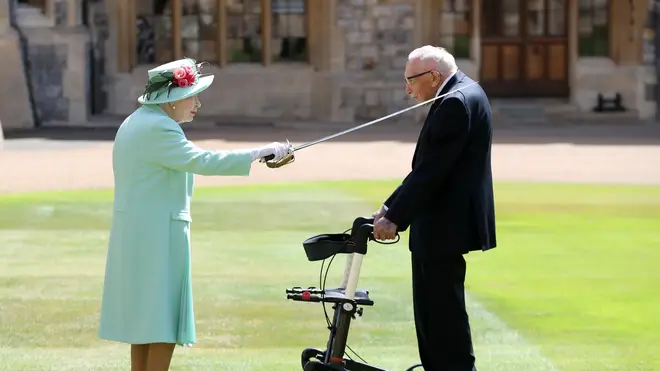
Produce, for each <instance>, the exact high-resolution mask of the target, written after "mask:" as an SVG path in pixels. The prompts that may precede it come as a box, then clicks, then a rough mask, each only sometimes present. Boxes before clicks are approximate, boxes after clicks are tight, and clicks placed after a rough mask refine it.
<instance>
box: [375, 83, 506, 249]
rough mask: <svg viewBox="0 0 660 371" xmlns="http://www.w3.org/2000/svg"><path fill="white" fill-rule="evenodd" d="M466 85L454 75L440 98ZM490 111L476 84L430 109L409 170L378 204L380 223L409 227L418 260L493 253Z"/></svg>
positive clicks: (479, 87) (491, 131) (484, 94)
mask: <svg viewBox="0 0 660 371" xmlns="http://www.w3.org/2000/svg"><path fill="white" fill-rule="evenodd" d="M472 82H474V80H472V79H471V78H469V77H467V76H466V75H465V74H464V73H462V72H461V71H457V72H456V74H455V75H454V76H453V77H452V78H451V79H450V80H449V81H448V82H447V84H446V85H445V86H444V87H443V89H442V91H441V92H440V94H445V93H447V92H449V91H451V90H454V89H459V88H462V87H464V86H466V85H469V84H470V83H472ZM492 135H493V126H492V122H491V110H490V104H489V102H488V98H487V96H486V93H485V92H484V91H483V90H482V89H481V86H479V85H478V84H475V85H472V86H469V87H466V88H464V89H463V90H460V91H458V92H454V93H451V94H449V95H447V96H446V97H444V98H439V99H437V100H436V101H435V102H433V103H432V105H431V108H430V109H429V113H428V116H427V117H426V121H425V122H424V126H423V127H422V130H421V132H420V135H419V139H418V141H417V146H416V148H415V153H414V156H413V160H412V171H411V172H410V173H409V174H408V176H406V178H405V179H404V180H403V182H402V184H401V185H400V186H399V187H398V188H397V189H396V190H395V191H394V193H392V195H391V196H390V197H389V198H388V199H387V200H386V201H385V205H386V206H387V207H388V208H389V210H388V211H387V213H386V214H385V217H386V218H387V219H388V220H390V221H392V222H394V223H395V224H397V226H398V229H399V230H406V229H408V228H410V250H411V251H412V252H413V253H419V254H421V255H426V256H429V257H431V256H443V255H444V256H446V255H456V254H466V253H468V252H469V251H475V250H483V251H486V250H489V249H492V248H494V247H495V246H496V238H495V206H494V201H493V177H492V171H491V144H492Z"/></svg>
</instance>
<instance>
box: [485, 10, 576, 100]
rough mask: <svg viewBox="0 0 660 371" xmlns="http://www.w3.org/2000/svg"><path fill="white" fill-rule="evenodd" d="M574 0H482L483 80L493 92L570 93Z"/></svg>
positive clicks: (519, 94)
mask: <svg viewBox="0 0 660 371" xmlns="http://www.w3.org/2000/svg"><path fill="white" fill-rule="evenodd" d="M569 1H570V0H481V7H482V17H481V19H482V24H481V34H482V36H481V40H482V44H481V71H480V83H481V85H482V86H483V87H484V89H485V90H486V92H487V93H488V94H489V95H491V96H496V97H563V96H567V95H568V35H567V19H568V2H569Z"/></svg>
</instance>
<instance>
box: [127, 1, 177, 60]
mask: <svg viewBox="0 0 660 371" xmlns="http://www.w3.org/2000/svg"><path fill="white" fill-rule="evenodd" d="M136 33H137V35H136V38H137V40H136V41H137V42H136V47H137V62H138V64H154V63H166V62H169V61H171V60H172V58H173V55H174V53H173V44H172V6H171V2H170V1H168V0H153V2H151V3H150V2H146V1H145V2H138V3H137V19H136Z"/></svg>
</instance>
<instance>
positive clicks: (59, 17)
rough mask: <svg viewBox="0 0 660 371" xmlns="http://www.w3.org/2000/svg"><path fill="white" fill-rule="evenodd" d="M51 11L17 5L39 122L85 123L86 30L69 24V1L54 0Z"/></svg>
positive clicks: (26, 64)
mask: <svg viewBox="0 0 660 371" xmlns="http://www.w3.org/2000/svg"><path fill="white" fill-rule="evenodd" d="M53 9H54V14H53V15H52V16H51V17H47V16H46V15H44V14H43V13H42V12H41V10H40V9H36V8H31V7H29V6H23V7H21V8H18V9H17V14H16V18H17V27H18V28H19V29H20V31H21V34H22V35H23V37H24V43H25V49H26V54H27V57H28V58H27V61H26V63H25V68H26V69H27V71H28V76H29V83H30V85H31V88H32V95H33V104H34V110H35V113H36V115H35V117H36V121H37V122H38V123H39V124H50V123H68V124H79V123H84V122H86V121H87V120H88V118H89V101H88V97H89V96H90V93H91V90H90V89H91V84H90V81H89V72H90V69H89V34H88V31H87V29H86V28H85V27H84V26H82V25H81V24H80V23H82V19H81V17H80V18H78V21H79V23H78V24H74V25H71V22H70V18H69V14H68V12H69V11H76V9H69V8H68V1H66V0H56V1H55V3H54V4H53Z"/></svg>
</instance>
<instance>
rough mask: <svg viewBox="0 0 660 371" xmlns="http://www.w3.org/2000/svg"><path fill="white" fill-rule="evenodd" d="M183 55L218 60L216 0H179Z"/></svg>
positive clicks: (211, 60) (209, 60)
mask: <svg viewBox="0 0 660 371" xmlns="http://www.w3.org/2000/svg"><path fill="white" fill-rule="evenodd" d="M181 3H182V6H183V9H182V10H181V13H182V19H181V45H182V47H183V56H184V57H188V58H193V59H196V60H198V61H207V62H216V61H217V60H218V53H217V39H218V23H217V22H218V20H217V14H218V12H217V9H216V4H217V1H216V0H181Z"/></svg>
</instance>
